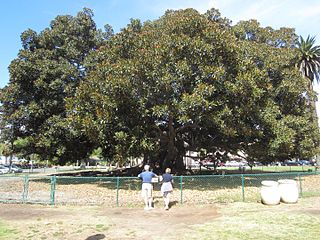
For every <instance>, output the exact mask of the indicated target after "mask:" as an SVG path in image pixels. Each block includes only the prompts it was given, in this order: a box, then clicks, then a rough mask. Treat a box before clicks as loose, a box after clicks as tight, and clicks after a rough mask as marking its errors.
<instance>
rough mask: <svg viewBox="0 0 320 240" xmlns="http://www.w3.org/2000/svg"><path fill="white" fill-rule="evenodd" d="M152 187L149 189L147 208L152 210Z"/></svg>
mask: <svg viewBox="0 0 320 240" xmlns="http://www.w3.org/2000/svg"><path fill="white" fill-rule="evenodd" d="M152 188H153V187H152V185H151V184H150V189H149V208H153V207H152V203H153V198H152Z"/></svg>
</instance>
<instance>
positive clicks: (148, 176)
mask: <svg viewBox="0 0 320 240" xmlns="http://www.w3.org/2000/svg"><path fill="white" fill-rule="evenodd" d="M153 177H158V176H157V175H156V174H155V173H153V172H152V171H150V166H149V165H145V166H144V172H142V173H140V174H139V175H138V178H140V179H141V180H142V188H141V189H142V197H143V199H144V203H145V207H144V210H150V209H153V207H152V203H153V199H152V190H153V185H152V178H153Z"/></svg>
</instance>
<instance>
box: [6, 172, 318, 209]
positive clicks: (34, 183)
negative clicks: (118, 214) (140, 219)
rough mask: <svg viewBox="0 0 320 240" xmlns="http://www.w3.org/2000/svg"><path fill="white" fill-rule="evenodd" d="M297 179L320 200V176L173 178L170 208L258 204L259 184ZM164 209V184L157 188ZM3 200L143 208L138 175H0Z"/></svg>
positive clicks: (158, 201)
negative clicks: (244, 202) (245, 203)
mask: <svg viewBox="0 0 320 240" xmlns="http://www.w3.org/2000/svg"><path fill="white" fill-rule="evenodd" d="M280 179H294V180H295V181H296V182H297V184H298V188H299V192H300V197H311V196H320V173H319V172H312V173H311V172H310V173H309V172H304V173H297V172H289V173H272V174H271V173H270V174H235V175H199V176H175V177H174V181H173V187H174V191H173V194H172V196H171V203H172V204H210V203H216V202H238V201H246V202H256V201H260V190H261V182H262V181H264V180H273V181H278V180H280ZM153 186H154V189H153V197H154V204H155V205H159V206H160V205H162V204H163V200H162V195H161V192H160V187H161V183H154V184H153ZM0 202H16V203H41V204H52V205H54V204H58V205H59V204H75V205H105V206H111V207H113V206H126V207H131V206H141V205H143V201H142V196H141V181H140V180H139V179H138V178H135V177H62V176H61V177H60V176H57V177H56V176H51V177H36V176H29V175H26V176H0Z"/></svg>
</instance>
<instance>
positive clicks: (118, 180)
mask: <svg viewBox="0 0 320 240" xmlns="http://www.w3.org/2000/svg"><path fill="white" fill-rule="evenodd" d="M119 185H120V177H119V176H118V177H117V200H116V201H117V207H119Z"/></svg>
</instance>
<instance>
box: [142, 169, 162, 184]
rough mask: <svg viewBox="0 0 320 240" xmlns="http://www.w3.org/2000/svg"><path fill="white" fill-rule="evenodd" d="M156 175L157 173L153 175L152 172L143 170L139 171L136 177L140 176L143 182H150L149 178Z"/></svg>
mask: <svg viewBox="0 0 320 240" xmlns="http://www.w3.org/2000/svg"><path fill="white" fill-rule="evenodd" d="M156 176H157V175H155V174H154V173H153V172H150V171H145V172H142V173H140V174H139V175H138V178H141V179H142V182H143V183H151V179H152V178H153V177H156Z"/></svg>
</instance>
